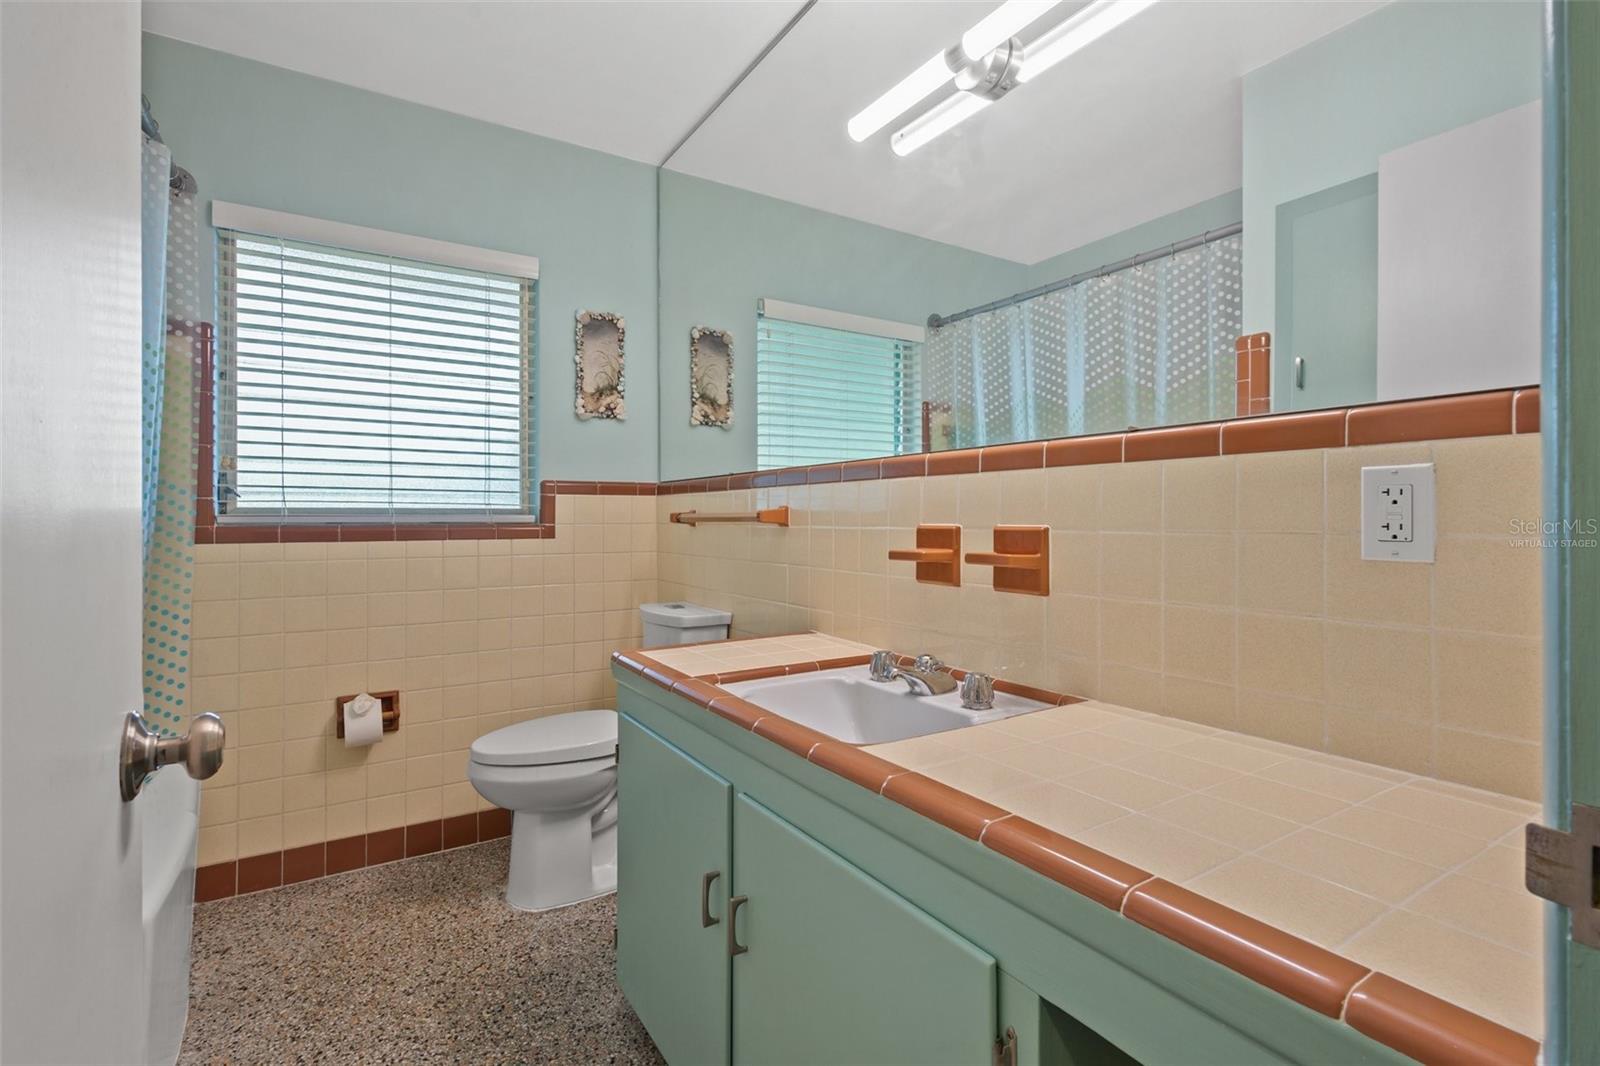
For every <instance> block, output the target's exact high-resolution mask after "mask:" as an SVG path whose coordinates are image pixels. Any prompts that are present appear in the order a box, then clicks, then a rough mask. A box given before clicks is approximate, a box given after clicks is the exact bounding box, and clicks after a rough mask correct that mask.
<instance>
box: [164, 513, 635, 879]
mask: <svg viewBox="0 0 1600 1066" xmlns="http://www.w3.org/2000/svg"><path fill="white" fill-rule="evenodd" d="M556 515H557V530H556V536H555V537H554V538H553V539H551V540H485V541H437V540H433V541H410V542H398V543H371V544H283V545H279V544H256V545H199V546H197V547H196V549H195V555H196V565H195V594H194V599H195V603H194V626H193V633H192V640H193V656H194V658H193V663H194V666H193V676H194V702H195V703H196V704H197V705H198V706H200V707H201V708H204V709H207V710H216V711H218V712H219V713H221V715H222V717H223V719H224V720H225V721H226V723H227V727H228V744H227V749H228V750H227V755H226V758H225V760H224V762H223V766H222V770H221V771H220V772H219V773H218V774H217V775H216V776H215V777H213V778H212V779H211V780H209V781H207V782H206V787H205V795H204V799H203V802H202V804H201V829H200V855H199V863H200V865H202V866H205V865H208V864H210V863H216V862H224V861H227V860H229V859H234V858H243V857H247V856H250V855H258V854H264V853H267V852H273V851H278V850H281V849H285V848H293V847H300V846H302V845H306V844H315V843H318V842H319V841H323V840H336V839H339V838H342V837H348V836H355V835H357V834H361V833H368V832H374V831H377V830H382V829H391V828H395V827H398V826H402V825H408V824H412V823H416V822H421V821H428V820H432V819H437V818H440V817H450V816H453V815H458V814H467V813H470V812H472V811H475V810H480V809H483V808H485V807H487V806H488V805H487V804H485V803H484V802H483V801H482V800H480V799H479V797H478V795H477V793H476V792H474V791H473V788H472V786H471V784H469V783H468V782H467V776H466V769H467V749H468V747H469V745H470V744H471V743H472V741H473V740H474V739H475V738H477V737H478V736H480V735H481V734H483V733H485V732H488V731H489V730H492V729H497V728H499V727H501V726H503V725H507V724H509V723H511V722H515V721H520V720H522V719H525V718H532V717H536V716H538V715H544V714H554V713H557V712H560V711H565V710H571V709H574V708H584V707H599V706H608V705H611V701H612V700H613V699H614V695H615V684H614V682H613V681H612V679H611V675H610V672H609V666H610V664H609V661H608V659H609V655H610V653H611V651H612V650H613V649H615V648H618V647H623V646H628V645H633V644H637V643H638V638H639V635H640V628H639V617H638V610H637V608H638V605H639V604H640V603H643V602H648V601H649V600H652V599H654V598H656V559H657V555H656V537H657V529H658V526H657V522H656V507H655V500H654V498H651V497H628V496H562V497H560V498H559V499H558V500H557V505H556ZM362 689H367V690H383V689H399V690H400V692H401V728H400V730H399V732H397V733H391V734H385V736H384V739H383V740H382V741H381V742H380V743H378V744H377V745H375V746H373V747H371V748H364V749H347V748H345V747H344V745H343V742H342V741H339V740H336V739H335V738H334V733H333V729H334V700H335V698H336V697H338V696H341V695H348V694H351V693H354V692H358V691H360V690H362Z"/></svg>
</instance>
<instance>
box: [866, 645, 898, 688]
mask: <svg viewBox="0 0 1600 1066" xmlns="http://www.w3.org/2000/svg"><path fill="white" fill-rule="evenodd" d="M899 665H900V663H899V658H898V656H896V655H895V653H894V652H892V651H875V652H873V653H872V662H871V663H869V664H868V665H867V676H868V677H870V678H872V680H874V681H893V680H894V672H895V670H896V669H897V668H898V667H899Z"/></svg>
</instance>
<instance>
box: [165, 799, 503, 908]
mask: <svg viewBox="0 0 1600 1066" xmlns="http://www.w3.org/2000/svg"><path fill="white" fill-rule="evenodd" d="M510 833H511V812H510V811H507V810H502V809H500V808H499V807H495V808H492V809H490V810H487V811H478V812H476V813H474V814H460V815H455V816H453V817H450V818H438V819H434V820H433V821H427V822H416V823H413V824H411V825H406V826H398V827H396V828H394V829H380V830H376V831H374V832H371V833H365V834H363V835H361V836H354V837H342V838H340V839H338V840H328V841H324V842H323V843H321V844H308V845H306V846H304V847H299V848H288V849H286V850H284V851H271V852H267V853H266V854H264V855H247V856H245V857H244V858H242V859H235V860H230V861H228V862H218V863H212V864H210V865H208V866H201V867H199V868H197V869H196V870H195V872H194V901H195V902H196V903H210V902H211V901H213V900H218V899H227V898H229V897H230V896H243V895H248V894H249V893H252V892H261V891H264V890H266V889H269V888H281V887H283V886H285V885H293V884H298V883H299V882H301V881H311V880H315V879H317V878H320V877H328V876H331V875H333V874H341V873H346V872H348V871H350V870H360V869H364V868H366V867H368V866H379V865H382V864H384V863H388V862H395V861H397V860H400V859H411V858H416V857H417V856H419V855H431V854H433V853H435V852H438V851H449V850H451V849H454V848H464V847H467V846H468V845H471V844H482V843H485V842H487V841H490V840H497V839H499V838H500V837H503V836H508V835H510Z"/></svg>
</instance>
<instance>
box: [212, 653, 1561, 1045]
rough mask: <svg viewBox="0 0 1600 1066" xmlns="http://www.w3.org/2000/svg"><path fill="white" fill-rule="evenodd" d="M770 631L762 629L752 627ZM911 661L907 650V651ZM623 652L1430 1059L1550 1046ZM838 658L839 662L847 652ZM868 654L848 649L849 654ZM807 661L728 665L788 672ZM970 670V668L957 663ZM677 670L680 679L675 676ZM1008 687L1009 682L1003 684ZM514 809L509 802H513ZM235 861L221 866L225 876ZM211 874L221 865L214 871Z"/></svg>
mask: <svg viewBox="0 0 1600 1066" xmlns="http://www.w3.org/2000/svg"><path fill="white" fill-rule="evenodd" d="M751 639H758V638H751ZM901 658H902V660H904V657H901ZM612 660H613V661H614V662H615V663H617V664H619V665H621V666H622V667H624V668H625V669H629V670H632V671H634V672H635V673H639V674H642V675H644V676H646V677H651V678H652V680H655V681H656V683H657V684H659V685H661V687H663V688H665V689H668V690H669V691H673V692H676V693H677V694H678V695H680V696H683V697H684V698H686V699H690V700H692V701H693V702H694V703H695V704H696V705H698V706H703V707H706V708H707V709H709V710H710V711H711V713H713V714H715V715H717V716H719V717H721V718H723V719H726V720H727V721H729V722H731V723H733V724H734V725H736V726H738V727H740V728H742V729H746V730H750V731H751V732H754V733H756V734H757V735H759V736H762V737H764V738H766V739H769V740H772V741H774V742H775V743H778V744H780V745H781V746H783V747H784V748H786V749H787V750H789V751H791V752H794V753H796V754H799V755H800V756H801V757H802V758H805V759H806V760H807V761H808V762H810V763H811V764H813V765H815V766H817V767H818V768H820V769H823V770H827V771H829V772H830V773H834V774H836V775H838V776H840V777H842V778H844V779H845V780H847V781H850V782H852V783H854V784H857V785H860V786H861V787H863V788H866V789H869V790H872V791H876V792H878V793H879V794H880V795H881V796H883V797H884V798H885V799H888V800H890V801H892V802H894V803H897V804H899V805H901V806H903V807H906V808H908V809H910V810H912V811H915V812H917V813H918V814H921V815H923V816H924V817H926V818H928V819H930V820H932V821H934V822H937V823H939V824H940V825H943V826H945V827H946V828H949V829H951V830H953V831H955V832H958V833H961V834H962V835H963V836H966V837H968V838H969V839H971V840H974V841H977V842H978V843H980V844H981V845H982V846H983V847H985V848H988V849H989V850H991V851H994V852H995V853H996V854H999V855H1002V856H1005V857H1006V858H1008V859H1011V860H1012V861H1014V862H1016V863H1018V864H1020V865H1022V866H1025V867H1027V868H1028V869H1030V870H1032V871H1034V872H1035V873H1037V874H1040V875H1041V876H1043V877H1046V878H1049V879H1050V880H1051V881H1054V882H1055V883H1057V884H1059V885H1061V886H1063V887H1065V888H1068V889H1070V890H1072V891H1074V892H1077V893H1079V894H1080V895H1083V896H1085V897H1087V898H1089V899H1091V900H1094V901H1095V902H1097V903H1099V904H1101V905H1102V906H1105V907H1108V908H1110V909H1112V910H1115V911H1119V912H1120V913H1121V914H1122V915H1123V916H1124V917H1126V918H1128V919H1130V920H1132V921H1135V922H1138V923H1139V924H1140V925H1143V926H1145V927H1146V928H1148V929H1150V930H1151V931H1152V932H1154V933H1157V934H1159V935H1161V936H1164V937H1167V938H1168V939H1170V940H1172V941H1175V942H1176V943H1178V944H1181V945H1183V946H1184V947H1187V948H1189V949H1191V950H1193V951H1195V952H1197V953H1199V954H1201V955H1204V956H1206V957H1207V958H1209V959H1211V960H1212V961H1214V962H1217V963H1218V964H1220V965H1223V966H1226V967H1228V968H1229V969H1231V970H1234V971H1235V972H1237V973H1240V974H1242V975H1244V976H1245V977H1248V978H1250V979H1251V980H1253V981H1256V982H1257V983H1259V984H1261V985H1264V986H1265V987H1267V988H1270V989H1272V990H1273V991H1275V992H1278V993H1279V994H1281V995H1283V996H1286V997H1287V998H1289V999H1293V1000H1294V1001H1296V1002H1297V1003H1300V1004H1303V1005H1304V1006H1306V1007H1309V1008H1310V1009H1312V1010H1315V1011H1318V1012H1320V1013H1322V1014H1325V1015H1327V1016H1329V1017H1331V1018H1342V1019H1343V1020H1344V1021H1346V1022H1347V1023H1348V1024H1350V1025H1351V1026H1352V1027H1354V1028H1356V1029H1357V1030H1359V1031H1360V1032H1362V1033H1364V1034H1365V1035H1367V1036H1369V1037H1371V1038H1372V1039H1374V1040H1376V1041H1378V1042H1379V1043H1382V1044H1385V1045H1387V1046H1389V1047H1392V1048H1394V1049H1396V1050H1398V1051H1401V1052H1403V1053H1405V1054H1407V1055H1411V1056H1412V1057H1415V1058H1419V1059H1421V1060H1423V1061H1424V1062H1450V1063H1457V1062H1461V1063H1470V1064H1478V1063H1482V1064H1485V1066H1487V1064H1489V1063H1516V1064H1519V1066H1521V1064H1531V1063H1532V1062H1534V1061H1535V1058H1536V1055H1537V1052H1538V1045H1537V1044H1536V1043H1535V1042H1533V1041H1531V1040H1529V1039H1528V1038H1527V1037H1524V1036H1522V1035H1521V1034H1518V1033H1515V1032H1512V1031H1511V1030H1509V1029H1506V1028H1504V1027H1503V1026H1500V1025H1497V1024H1495V1023H1494V1022H1491V1021H1489V1020H1488V1019H1486V1018H1482V1017H1480V1016H1478V1015H1476V1014H1473V1013H1472V1012H1470V1011H1467V1010H1464V1009H1462V1008H1460V1007H1455V1006H1453V1005H1451V1004H1449V1003H1446V1002H1445V1001H1443V1000H1439V999H1437V998H1436V997H1434V996H1431V995H1429V994H1428V993H1426V992H1422V991H1421V990H1420V989H1414V988H1411V987H1410V986H1408V985H1404V984H1402V983H1401V982H1398V981H1395V980H1394V979H1392V978H1389V977H1386V976H1385V975H1383V974H1375V973H1373V972H1372V971H1370V970H1369V969H1368V968H1367V967H1365V966H1362V965H1360V964H1359V963H1356V962H1354V961H1352V960H1350V959H1347V958H1344V957H1343V956H1341V955H1338V954H1336V953H1334V952H1332V951H1329V950H1327V949H1325V948H1322V947H1319V946H1317V945H1316V944H1312V943H1310V942H1309V941H1306V940H1302V939H1301V938H1299V937H1296V936H1293V935H1291V934H1289V933H1286V932H1284V931H1282V930H1281V929H1277V928H1275V927H1274V926H1271V925H1268V924H1267V923H1265V922H1262V921H1260V920H1258V919H1255V918H1251V917H1250V916H1249V915H1246V914H1242V913H1240V912H1238V911H1235V910H1232V909H1231V908H1228V907H1225V906H1223V905H1221V904H1219V903H1216V902H1214V901H1212V900H1209V899H1207V898H1205V897H1204V896H1201V895H1199V894H1198V893H1195V892H1191V891H1189V890H1188V889H1185V888H1182V887H1180V886H1178V885H1175V884H1172V883H1171V882H1168V881H1164V880H1162V879H1160V878H1157V877H1153V876H1151V874H1150V873H1149V872H1148V871H1146V870H1143V869H1141V868H1140V867H1137V866H1134V865H1132V864H1131V863H1126V862H1123V861H1122V860H1120V859H1118V858H1116V857H1115V856H1112V855H1108V854H1106V853H1105V852H1102V851H1099V850H1097V849H1095V848H1091V847H1089V846H1088V845H1086V844H1082V843H1079V842H1078V841H1076V840H1073V839H1072V838H1070V837H1067V836H1064V835H1062V834H1060V833H1057V832H1055V831H1053V830H1050V829H1047V828H1045V827H1043V826H1040V825H1037V824H1035V823H1033V822H1031V821H1029V820H1027V819H1026V818H1022V817H1020V816H1018V815H1015V814H1012V813H1010V812H1009V811H1006V810H1004V809H1003V808H1001V807H997V806H995V805H994V804H991V803H986V802H984V801H983V800H980V799H978V798H976V797H974V796H970V795H968V794H966V793H965V792H962V791H960V790H959V789H956V788H952V787H951V786H949V785H946V784H944V783H943V782H940V781H936V780H934V779H933V778H930V777H927V776H925V775H923V774H919V773H915V772H911V771H908V770H906V769H905V768H903V767H901V766H898V765H896V764H895V763H893V762H890V761H889V760H887V759H882V758H880V757H878V756H875V755H872V754H871V753H870V752H866V751H862V750H861V749H860V747H859V746H857V745H853V744H847V743H845V742H843V741H839V740H835V739H833V738H831V737H828V736H826V735H824V734H821V733H818V732H816V731H815V730H812V729H808V728H806V727H804V726H801V725H799V724H798V723H795V722H791V721H789V720H788V719H786V718H784V717H782V716H781V715H775V714H772V713H770V712H768V711H765V710H763V709H762V708H760V707H758V706H756V705H755V704H752V703H750V702H748V701H746V700H743V699H740V698H739V697H737V696H735V695H733V694H731V693H727V692H721V693H720V694H716V693H717V692H718V689H717V686H716V681H717V680H718V675H714V674H713V675H706V676H703V677H700V678H685V677H684V676H683V675H682V674H681V673H680V672H679V671H676V670H670V669H669V668H666V667H663V666H661V665H660V664H658V663H656V662H655V660H653V659H652V658H651V657H650V656H649V655H648V654H645V653H644V652H641V651H637V650H633V651H617V652H615V653H613V655H612ZM835 661H836V660H829V661H828V662H835ZM865 661H866V657H864V656H855V657H847V658H846V659H844V660H837V662H839V664H840V665H853V664H858V663H861V662H865ZM794 667H798V668H799V669H801V670H806V669H813V668H817V667H822V668H824V669H826V668H831V667H828V666H826V665H825V664H823V663H809V662H801V663H797V664H784V665H775V666H771V667H765V668H761V669H758V670H741V671H736V672H735V673H733V674H729V675H725V676H727V677H729V678H735V677H737V679H739V680H750V679H751V678H750V677H749V676H747V675H752V674H754V675H759V676H764V677H777V676H780V675H783V674H787V673H789V672H790V671H791V669H792V668H794ZM951 672H952V673H953V674H955V675H957V676H958V677H959V676H960V675H961V673H962V671H960V670H953V671H951ZM669 674H672V675H677V678H676V679H670V678H668V676H667V675H669ZM997 687H999V686H998V685H997ZM1008 687H1009V688H1010V689H1011V690H1012V691H1014V692H1017V693H1018V694H1020V695H1025V696H1028V697H1030V698H1034V699H1039V700H1040V701H1041V702H1055V703H1056V704H1057V705H1066V704H1070V703H1074V702H1079V698H1078V697H1075V696H1067V695H1061V694H1057V693H1051V692H1048V691H1047V690H1043V689H1035V688H1032V687H1031V686H1025V685H1010V686H1008ZM502 813H504V812H502ZM229 873H230V871H219V872H218V873H217V874H216V875H214V876H215V877H216V878H217V879H218V880H224V881H225V879H226V877H227V875H228V874H229ZM208 876H210V875H208Z"/></svg>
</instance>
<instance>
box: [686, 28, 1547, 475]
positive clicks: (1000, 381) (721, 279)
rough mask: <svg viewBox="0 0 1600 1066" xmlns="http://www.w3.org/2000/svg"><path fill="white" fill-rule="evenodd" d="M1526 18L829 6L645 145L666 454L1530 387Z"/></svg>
mask: <svg viewBox="0 0 1600 1066" xmlns="http://www.w3.org/2000/svg"><path fill="white" fill-rule="evenodd" d="M798 10H799V8H798V6H797V11H798ZM1540 32H1541V5H1539V4H1538V3H1534V2H1529V0H1517V2H1508V3H1495V2H1451V0H1390V2H1386V3H1385V2H1362V0H1296V2H1278V0H1210V2H1195V0H1162V2H1149V0H1098V2H1094V3H1089V4H1084V3H1082V2H1081V0H1066V2H1064V3H1054V4H1052V3H1045V2H1039V3H1025V2H1024V3H1018V2H1015V0H1014V2H1012V3H1007V4H1003V5H1002V4H999V3H998V2H997V0H974V2H947V3H939V4H904V3H878V2H859V3H858V2H841V0H822V2H820V3H817V4H815V5H813V6H812V7H810V8H809V9H807V10H805V11H804V13H803V15H801V17H800V18H799V19H798V20H797V21H796V22H794V23H793V25H792V26H791V28H790V30H789V32H788V33H787V34H786V35H784V36H783V37H782V39H781V40H780V41H778V43H777V44H776V46H775V47H773V48H772V49H771V51H770V52H769V53H768V54H767V55H766V56H765V57H764V58H763V59H762V61H761V62H760V63H759V64H758V65H757V66H756V67H755V68H754V69H753V70H751V71H750V72H749V74H748V76H747V77H746V78H745V79H744V80H743V81H742V82H741V83H740V84H739V85H738V86H737V88H736V89H735V90H734V91H733V92H732V93H731V94H730V95H729V96H728V97H727V98H726V99H725V100H724V101H723V102H722V103H721V105H720V106H719V107H718V108H717V109H716V110H715V111H714V112H713V113H712V114H711V115H710V116H709V117H708V118H707V120H706V121H705V122H704V123H703V125H701V126H700V128H699V129H698V130H697V131H696V132H695V133H694V134H693V136H691V137H690V138H689V139H688V140H687V141H686V142H685V143H684V144H683V145H682V146H681V147H680V148H679V149H678V150H677V151H676V152H675V153H674V154H673V156H672V158H671V159H670V160H669V161H668V163H667V164H666V166H665V167H664V168H663V169H662V171H661V173H660V178H659V180H660V202H661V214H660V227H661V228H660V277H661V288H660V300H661V318H660V324H661V337H662V341H661V345H662V362H661V373H662V375H663V382H664V383H666V384H665V387H664V388H663V390H662V395H663V401H662V402H663V410H662V431H661V432H662V457H661V465H662V471H661V472H662V476H663V478H666V479H672V478H682V477H695V476H702V475H710V474H720V473H728V472H733V471H743V470H754V469H762V468H770V467H781V466H791V465H801V464H807V463H814V462H831V461H838V460H845V459H857V458H870V457H873V456H878V455H887V454H896V453H904V452H911V451H923V450H942V449H948V448H964V447H972V446H978V445H989V444H997V443H1004V442H1008V441H1015V440H1029V439H1038V438H1047V437H1062V436H1073V435H1079V434H1092V433H1101V432H1110V431H1121V430H1126V429H1128V428H1129V427H1139V428H1145V427H1150V426H1158V425H1172V424H1179V423H1187V422H1197V421H1210V420H1214V419H1222V418H1233V417H1239V416H1248V415H1256V414H1264V413H1271V412H1285V411H1300V410H1310V409H1316V408H1324V407H1339V406H1347V405H1354V404H1364V403H1372V402H1375V401H1383V400H1391V399H1399V398H1408V397H1417V396H1425V395H1442V394H1450V393H1459V392H1470V391H1475V390H1480V389H1489V388H1502V387H1508V386H1518V385H1527V384H1532V383H1535V382H1536V381H1537V380H1538V365H1539V364H1538V358H1539V357H1538V352H1539V331H1538V315H1539V290H1538V281H1537V279H1538V277H1539V268H1538V263H1539V202H1540V195H1539V192H1540V190H1539V183H1540V178H1539V175H1540V116H1539V108H1540V91H1541V83H1540V43H1539V42H1540ZM967 52H972V53H974V54H975V58H973V57H969V56H968V55H967V54H966V53H967ZM697 327H700V328H709V329H715V330H723V331H726V332H727V333H728V334H729V335H730V336H731V340H732V351H733V353H734V366H735V368H736V369H735V373H734V375H733V385H734V398H733V410H734V412H735V416H734V418H733V419H732V420H731V422H730V423H729V424H728V425H726V426H721V427H707V426H692V425H691V412H690V405H691V400H690V389H689V388H688V387H687V384H685V386H684V387H683V388H681V389H678V388H674V387H673V386H672V384H671V383H672V382H673V381H682V382H684V383H687V382H688V380H689V365H688V364H689V348H690V334H691V331H692V330H694V329H696V328H697ZM675 405H676V407H681V410H680V409H675Z"/></svg>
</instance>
